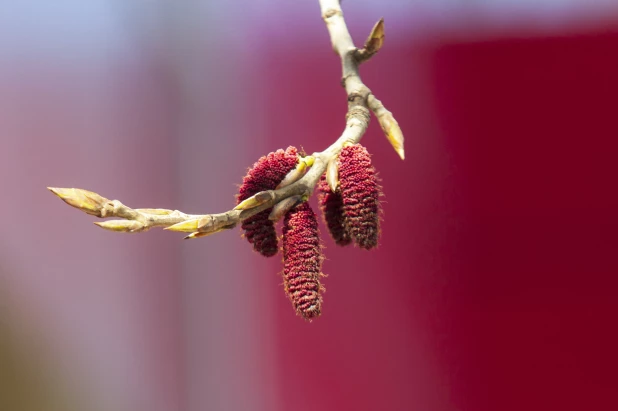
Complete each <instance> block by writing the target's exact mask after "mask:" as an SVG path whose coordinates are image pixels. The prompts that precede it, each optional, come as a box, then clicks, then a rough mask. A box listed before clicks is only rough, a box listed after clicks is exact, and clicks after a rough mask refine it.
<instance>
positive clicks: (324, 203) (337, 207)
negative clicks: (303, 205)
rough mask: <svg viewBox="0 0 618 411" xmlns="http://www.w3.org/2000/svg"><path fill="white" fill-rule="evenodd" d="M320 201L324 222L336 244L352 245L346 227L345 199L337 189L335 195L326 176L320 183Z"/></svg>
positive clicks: (323, 176)
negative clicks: (344, 214)
mask: <svg viewBox="0 0 618 411" xmlns="http://www.w3.org/2000/svg"><path fill="white" fill-rule="evenodd" d="M318 201H319V204H320V210H322V216H323V217H324V222H325V223H326V226H327V227H328V232H329V233H330V236H331V237H332V238H333V240H334V241H335V243H336V244H337V245H340V246H346V245H348V244H350V243H351V242H352V238H351V237H350V235H349V234H348V232H347V231H346V229H345V226H344V216H343V198H342V197H341V191H340V190H339V189H337V191H336V192H334V193H333V191H332V190H331V188H330V186H329V185H328V183H327V182H326V175H322V178H321V179H320V182H319V183H318Z"/></svg>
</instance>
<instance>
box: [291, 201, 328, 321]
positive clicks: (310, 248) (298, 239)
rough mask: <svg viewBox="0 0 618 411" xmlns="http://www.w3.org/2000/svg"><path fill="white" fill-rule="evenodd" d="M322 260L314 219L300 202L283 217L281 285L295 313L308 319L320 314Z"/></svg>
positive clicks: (304, 204) (311, 211)
mask: <svg viewBox="0 0 618 411" xmlns="http://www.w3.org/2000/svg"><path fill="white" fill-rule="evenodd" d="M323 259H324V257H323V256H322V247H321V244H320V237H319V233H318V221H317V218H316V216H315V213H314V212H313V210H312V209H311V207H310V206H309V204H308V203H306V202H305V203H302V204H300V205H298V206H297V207H296V208H294V209H292V210H290V211H288V212H287V213H286V215H285V218H284V220H283V284H284V287H285V292H286V293H287V295H288V297H289V298H290V300H291V301H292V305H293V306H294V309H295V310H296V312H297V313H298V314H299V315H300V316H302V317H303V318H305V319H308V320H310V319H312V318H316V317H318V316H319V315H320V313H321V306H322V297H321V296H320V292H322V291H323V290H324V288H323V287H322V286H321V285H320V275H322V274H321V270H322V260H323Z"/></svg>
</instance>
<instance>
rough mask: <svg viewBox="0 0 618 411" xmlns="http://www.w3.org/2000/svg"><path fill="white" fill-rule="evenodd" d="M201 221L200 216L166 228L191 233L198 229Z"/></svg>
mask: <svg viewBox="0 0 618 411" xmlns="http://www.w3.org/2000/svg"><path fill="white" fill-rule="evenodd" d="M199 221H200V220H199V219H198V218H196V219H193V220H187V221H182V222H180V223H177V224H174V225H172V226H169V227H165V228H164V230H169V231H177V232H181V233H191V232H193V231H197V230H198V223H199Z"/></svg>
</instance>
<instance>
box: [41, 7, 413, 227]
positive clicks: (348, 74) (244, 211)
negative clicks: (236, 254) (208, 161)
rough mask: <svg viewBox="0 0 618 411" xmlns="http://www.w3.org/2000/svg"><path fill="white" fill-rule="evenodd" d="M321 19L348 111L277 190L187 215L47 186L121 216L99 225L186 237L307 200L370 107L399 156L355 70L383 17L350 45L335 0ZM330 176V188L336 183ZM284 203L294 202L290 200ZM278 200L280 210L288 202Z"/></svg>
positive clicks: (389, 119) (81, 205) (360, 131)
mask: <svg viewBox="0 0 618 411" xmlns="http://www.w3.org/2000/svg"><path fill="white" fill-rule="evenodd" d="M319 2H320V8H321V12H322V18H323V19H324V22H325V23H326V28H327V29H328V32H329V34H330V39H331V43H332V47H333V49H334V50H335V52H336V53H337V54H338V55H339V57H340V59H341V66H342V85H343V87H344V88H345V91H346V95H347V100H348V111H347V114H346V125H345V128H344V131H343V133H342V134H341V136H340V137H339V138H338V139H337V140H336V141H335V142H334V143H333V144H332V145H330V146H329V147H328V148H326V149H325V150H324V151H322V152H318V153H314V154H312V156H310V160H311V161H310V163H307V165H309V166H310V168H309V169H308V171H307V172H306V173H305V174H304V175H302V176H299V177H300V178H299V179H298V180H297V181H295V182H293V183H290V184H289V185H286V186H284V187H280V188H278V189H276V190H269V191H263V192H260V193H258V194H256V195H255V196H253V197H251V198H249V199H247V200H245V201H243V202H242V203H241V204H239V205H238V206H236V207H235V208H233V209H232V210H229V211H226V212H224V213H219V214H204V215H191V214H185V213H182V212H180V211H178V210H164V209H132V208H130V207H128V206H126V205H124V204H122V203H121V202H120V201H118V200H108V199H107V198H105V197H102V196H100V195H99V194H96V193H93V192H91V191H87V190H81V189H75V188H69V189H66V188H49V189H50V190H51V191H52V192H53V193H54V194H56V195H57V196H58V197H60V198H61V199H62V200H63V201H65V202H66V203H67V204H69V205H71V206H73V207H75V208H78V209H80V210H82V211H84V212H86V213H88V214H91V215H95V216H97V217H101V218H105V217H117V218H120V219H121V220H111V221H105V222H102V223H95V224H97V225H98V226H99V227H101V228H105V229H107V230H111V231H118V232H130V233H135V232H142V231H147V230H148V229H150V228H152V227H165V228H166V229H169V230H171V231H180V232H188V233H192V234H190V235H189V236H187V237H186V238H197V237H203V236H206V235H210V234H214V233H218V232H220V231H223V230H226V229H229V228H232V227H234V226H236V225H237V224H238V223H239V222H241V221H243V220H244V219H246V218H249V217H251V216H253V215H255V214H257V213H259V212H261V211H263V210H266V209H269V208H271V207H273V206H274V205H276V204H278V203H280V202H282V201H284V200H286V199H289V198H292V197H295V198H300V199H304V200H306V199H307V198H308V197H310V196H311V195H312V193H313V190H314V188H315V186H316V184H317V183H318V181H319V179H320V176H321V175H322V174H324V172H325V171H326V168H327V165H328V164H329V163H331V164H334V163H335V161H336V158H337V156H338V154H339V152H340V151H341V149H342V148H343V147H344V145H346V144H356V143H358V142H360V140H361V139H362V137H363V135H364V134H365V132H366V131H367V127H368V126H369V119H370V111H372V112H373V113H374V114H375V115H376V117H377V119H378V121H379V122H380V125H381V126H382V129H383V130H384V133H385V134H386V136H387V138H388V140H389V141H390V142H391V144H392V145H393V147H394V148H395V150H396V151H397V153H398V154H399V155H400V157H401V158H402V159H403V157H404V151H403V135H402V133H401V129H400V128H399V125H398V124H397V122H396V121H395V119H394V118H393V116H392V113H391V112H390V111H388V110H386V109H385V108H384V105H383V104H382V103H381V102H380V101H379V100H378V99H377V98H375V96H373V94H372V92H371V90H369V88H368V87H367V86H366V85H365V84H364V83H363V82H362V80H361V77H360V74H359V70H358V68H359V65H360V63H362V62H364V61H367V60H368V59H370V58H371V57H372V56H373V55H375V54H376V53H377V52H378V51H379V50H380V48H381V47H382V45H383V43H384V20H383V19H380V21H378V23H376V25H375V26H374V27H373V29H372V31H371V33H370V35H369V38H368V39H367V41H366V43H365V46H364V47H363V48H362V49H358V48H357V47H355V46H354V42H353V41H352V37H351V36H350V33H349V31H348V28H347V26H346V23H345V20H344V18H343V11H342V10H341V4H340V1H339V0H319ZM334 185H335V184H334V183H333V182H332V181H331V187H333V188H334ZM285 203H287V204H291V205H293V203H294V202H292V201H290V200H288V201H285ZM287 204H282V206H280V207H279V209H281V210H284V209H285V208H286V207H288V205H287ZM279 214H281V211H279V212H277V213H273V215H272V217H273V218H278V217H280V215H279Z"/></svg>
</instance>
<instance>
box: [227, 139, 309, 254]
mask: <svg viewBox="0 0 618 411" xmlns="http://www.w3.org/2000/svg"><path fill="white" fill-rule="evenodd" d="M297 164H298V151H297V150H296V148H295V147H288V148H287V150H285V151H283V150H277V151H276V152H274V153H270V154H268V155H267V156H264V157H262V158H260V159H259V160H258V161H257V162H256V163H255V164H254V165H253V167H252V168H251V169H250V170H249V172H248V173H247V175H246V176H245V177H244V179H243V183H242V185H241V187H240V190H239V194H238V203H239V205H241V204H242V203H243V201H245V200H247V199H248V198H250V197H252V196H256V195H257V194H258V193H259V194H260V195H261V194H262V193H261V192H268V191H269V190H274V189H275V188H276V187H277V185H279V184H280V183H281V181H282V180H283V179H284V178H285V177H286V175H288V173H290V171H292V170H294V169H295V168H296V166H297ZM268 196H269V197H268V198H267V199H265V201H264V202H266V201H268V200H270V199H271V198H272V197H271V193H268ZM256 197H258V196H256ZM264 198H265V197H264ZM251 201H254V200H250V202H251ZM256 201H258V202H259V200H256ZM262 204H263V203H262ZM237 207H238V206H237ZM242 207H244V205H243V206H242ZM243 209H244V208H243ZM271 211H272V208H269V209H267V210H264V211H262V212H260V213H257V214H256V215H254V216H251V217H249V218H247V219H245V220H244V221H243V222H242V229H243V230H244V232H245V238H246V239H247V240H248V241H249V243H251V244H252V245H253V249H254V250H255V251H257V252H259V253H260V254H262V255H263V256H266V257H270V256H273V255H275V254H276V253H277V250H278V245H277V233H276V232H275V227H274V225H273V222H272V221H271V220H269V218H268V217H269V215H270V213H271Z"/></svg>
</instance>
